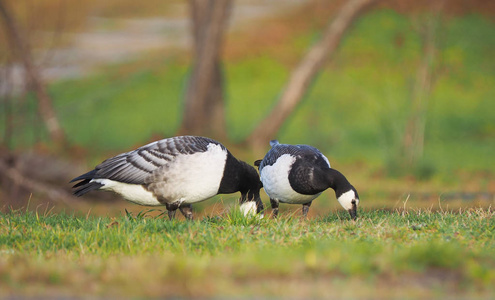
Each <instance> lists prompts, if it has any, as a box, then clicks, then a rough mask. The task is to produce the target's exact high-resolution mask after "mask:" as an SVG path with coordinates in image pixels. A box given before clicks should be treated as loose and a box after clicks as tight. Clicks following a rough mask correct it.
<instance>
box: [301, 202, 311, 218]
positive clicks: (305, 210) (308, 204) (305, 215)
mask: <svg viewBox="0 0 495 300" xmlns="http://www.w3.org/2000/svg"><path fill="white" fill-rule="evenodd" d="M311 203H313V201H310V202H308V203H304V204H303V208H302V213H303V217H305V218H306V217H307V216H308V211H309V207H310V206H311Z"/></svg>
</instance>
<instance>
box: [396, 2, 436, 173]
mask: <svg viewBox="0 0 495 300" xmlns="http://www.w3.org/2000/svg"><path fill="white" fill-rule="evenodd" d="M433 5H434V6H433V8H432V14H431V15H430V16H428V19H427V20H426V22H424V24H425V25H424V27H423V28H420V30H421V31H422V32H421V33H420V34H421V35H422V42H423V57H422V60H421V62H420V65H419V66H418V70H417V73H416V79H415V82H414V87H413V90H412V94H411V109H410V114H409V119H408V120H407V123H406V127H405V131H404V136H403V140H402V154H403V159H404V163H405V164H404V165H405V166H406V167H411V166H412V165H414V164H415V163H416V162H417V161H418V160H419V159H421V157H422V156H423V150H424V139H425V128H426V112H427V108H428V100H429V96H430V92H431V89H432V85H433V82H434V78H433V72H434V67H433V63H434V60H435V52H436V46H435V33H436V29H437V23H438V22H437V20H438V18H439V16H438V14H439V13H440V10H441V9H442V7H443V5H444V1H437V2H434V3H433Z"/></svg>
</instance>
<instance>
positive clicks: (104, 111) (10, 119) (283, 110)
mask: <svg viewBox="0 0 495 300" xmlns="http://www.w3.org/2000/svg"><path fill="white" fill-rule="evenodd" d="M494 16H495V3H494V2H493V1H483V0H471V1H466V0H432V1H427V0H424V1H408V0H396V1H385V0H383V1H378V0H377V1H372V0H350V1H331V0H292V1H281V0H280V1H276V0H252V1H248V0H238V1H232V0H219V1H213V0H209V1H208V0H205V1H199V0H190V1H179V0H173V1H159V0H148V1H137V2H136V1H131V0H107V1H94V0H88V1H76V2H74V1H69V0H38V1H29V0H15V1H14V0H0V209H1V210H2V211H4V212H5V211H9V210H11V209H29V210H43V211H66V212H71V213H74V214H83V215H86V214H90V213H91V214H95V215H112V214H119V213H122V212H123V211H124V209H127V210H128V211H136V212H138V211H142V210H146V209H147V208H145V207H139V206H136V205H133V204H129V203H127V202H125V201H124V200H122V199H120V198H119V197H116V196H114V195H112V194H110V193H104V192H93V193H90V194H88V195H85V196H84V197H82V198H75V197H73V196H72V195H71V184H69V183H68V181H69V180H70V179H72V178H74V177H75V176H77V175H80V174H82V173H84V172H86V171H89V170H91V169H92V168H94V166H95V165H96V164H98V163H100V162H101V161H102V160H104V159H106V158H108V157H110V156H114V155H116V154H118V153H122V152H126V151H130V150H133V149H135V148H137V147H139V146H141V145H144V144H146V143H148V142H151V141H154V140H158V139H162V138H167V137H171V136H174V135H184V134H191V135H205V136H209V137H212V138H215V139H217V140H219V141H220V142H222V143H223V144H224V145H226V146H227V147H228V148H229V149H230V150H231V152H232V153H233V154H234V155H235V156H236V157H237V158H239V159H242V160H245V161H247V162H248V163H252V162H254V160H256V159H260V158H262V157H263V155H264V154H265V153H266V152H267V151H268V149H269V145H268V141H269V140H271V139H275V138H277V139H279V141H280V142H282V143H293V144H310V145H313V146H315V147H317V148H319V149H320V150H321V151H322V152H323V153H324V154H325V155H326V156H327V157H328V158H329V159H330V162H331V164H332V167H334V168H335V169H338V170H340V171H341V172H342V173H344V174H345V175H346V176H347V177H348V179H349V180H350V181H351V183H353V184H354V186H355V187H356V188H357V190H358V191H359V193H360V198H361V200H362V201H361V204H362V207H364V208H368V209H373V208H385V209H394V208H396V207H402V206H403V205H405V204H406V203H407V205H408V206H416V207H425V208H434V209H446V208H453V209H455V208H458V207H473V206H484V207H488V206H490V205H493V204H494V203H495V159H494V158H493V157H494V150H495V56H494V53H495V23H494ZM262 194H263V195H264V193H262ZM237 198H238V195H222V196H218V197H216V198H215V199H213V200H209V201H206V202H203V203H201V204H199V205H196V206H195V210H196V211H197V212H198V213H199V215H201V214H204V215H212V214H217V213H221V212H222V211H224V210H225V209H226V208H228V207H230V206H232V205H234V203H235V202H236V201H235V199H237ZM263 200H264V201H265V204H267V205H268V198H267V197H266V195H264V198H263ZM298 209H300V207H299V206H298V207H296V206H288V205H283V206H281V210H285V211H290V212H294V211H295V210H298ZM337 209H339V207H338V203H337V201H335V195H334V193H333V191H332V190H330V191H327V192H325V193H323V194H322V195H321V196H320V197H319V198H318V200H317V201H315V202H314V204H313V206H312V209H311V210H310V215H312V216H324V215H326V214H328V213H331V212H333V211H335V210H337ZM157 213H158V212H157Z"/></svg>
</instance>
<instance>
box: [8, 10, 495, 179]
mask: <svg viewBox="0 0 495 300" xmlns="http://www.w3.org/2000/svg"><path fill="white" fill-rule="evenodd" d="M422 20H424V19H422V18H416V17H410V16H405V15H401V14H398V13H396V12H394V11H392V10H376V11H372V12H370V13H368V14H366V15H364V16H363V17H362V18H361V19H359V20H358V21H357V22H356V24H355V26H354V27H353V29H352V30H351V31H350V32H349V34H348V35H347V36H346V37H345V39H344V41H343V43H342V45H341V46H340V49H339V50H338V52H337V53H336V55H335V56H334V57H333V59H332V60H331V61H330V62H329V63H328V64H327V66H326V68H325V70H324V72H322V73H321V74H320V75H319V77H318V78H317V80H316V81H315V82H314V83H313V85H312V87H311V89H310V91H309V92H308V94H307V95H306V97H305V99H304V101H303V102H302V103H301V105H300V106H299V107H298V109H297V111H296V112H295V113H294V114H293V115H292V116H291V117H290V118H289V119H288V120H287V122H286V124H285V125H284V126H283V128H282V130H281V132H280V133H279V135H278V136H277V137H274V138H279V139H280V140H281V141H282V142H285V143H304V144H312V145H314V146H316V147H318V148H320V149H321V150H322V151H323V152H324V153H326V154H328V156H329V157H330V158H332V159H333V158H336V159H338V160H339V161H341V162H343V163H351V162H365V163H367V164H368V165H370V166H384V165H385V166H387V165H389V166H390V167H389V169H391V170H394V166H395V165H396V164H397V162H396V161H397V159H398V158H397V156H398V151H399V147H400V143H401V142H402V136H403V132H404V127H405V123H406V120H407V118H408V113H409V106H410V99H411V91H412V89H413V85H414V80H415V76H416V72H417V68H418V65H419V64H420V60H421V47H422V45H421V36H420V34H421V33H420V29H419V28H420V25H421V22H422ZM494 31H495V25H494V24H493V22H491V21H490V20H488V19H486V18H484V17H482V16H479V15H467V16H463V17H445V18H442V19H441V22H439V25H438V28H437V32H436V39H435V42H436V51H437V52H436V55H435V57H436V61H435V66H434V74H433V76H434V80H433V83H432V92H431V95H430V97H429V99H428V110H427V121H426V135H425V149H424V158H423V161H421V162H420V163H419V164H418V170H414V172H413V173H415V174H416V175H418V176H419V177H429V176H431V174H433V173H435V172H437V173H440V174H450V172H452V171H454V170H459V169H467V170H488V171H490V172H493V171H495V165H494V164H490V163H488V162H490V161H491V160H492V159H493V158H492V157H493V149H495V113H494V112H495V101H493V99H495V60H494V59H493V53H494V50H495V35H493V34H492V33H493V32H494ZM319 34H320V32H318V31H311V32H305V33H304V34H302V35H297V36H294V37H292V38H291V39H289V42H288V43H286V44H283V45H280V52H281V53H282V52H287V51H294V52H297V53H300V52H303V51H304V49H307V48H308V47H309V46H310V45H311V43H312V42H314V41H315V40H317V39H318V36H319ZM184 57H185V56H184V54H177V53H176V54H171V55H169V56H163V55H162V54H161V55H156V57H152V58H150V57H147V58H145V59H144V60H143V61H144V62H143V63H141V62H140V61H134V62H130V63H126V64H121V65H115V66H109V67H107V68H105V69H104V70H101V72H99V73H98V74H96V75H93V76H90V77H88V78H82V79H76V80H65V81H60V82H57V83H54V84H52V85H51V86H50V93H51V94H52V95H53V97H54V99H55V101H56V108H57V112H58V115H59V117H60V120H61V122H62V124H63V126H64V128H65V129H66V130H67V134H68V136H69V139H70V142H72V143H74V144H77V145H81V146H83V147H88V148H90V149H91V150H92V153H98V152H105V151H107V152H111V153H114V152H121V151H124V150H128V149H131V148H132V147H135V146H139V145H141V144H143V143H145V142H148V141H150V140H151V139H154V138H157V137H168V136H172V135H174V134H175V133H176V130H177V129H178V126H179V124H180V120H181V108H182V104H181V101H182V98H183V94H184V89H185V83H186V79H187V74H188V68H189V62H188V61H187V59H184ZM150 61H153V63H151V64H150ZM140 64H142V66H140ZM130 65H131V66H132V67H129V66H130ZM292 67H293V66H288V65H287V63H284V62H282V61H280V60H279V59H278V58H277V57H273V56H268V55H258V56H249V57H244V58H236V59H232V60H227V61H225V62H224V71H225V79H226V81H225V83H226V113H227V116H226V118H227V126H228V134H229V136H230V138H231V139H232V141H233V142H238V141H241V140H242V139H243V138H244V137H246V135H247V134H248V133H249V132H250V131H251V130H252V129H253V128H254V126H255V125H256V124H257V122H259V121H260V120H261V119H262V118H263V117H264V116H265V115H266V114H267V113H268V111H269V110H270V109H271V107H273V105H274V103H275V101H276V100H277V97H278V96H279V94H280V92H281V89H282V88H283V85H284V84H285V83H286V81H287V78H288V76H289V72H290V70H291V69H292ZM30 102H32V101H30V100H29V99H28V100H27V101H26V103H27V104H29V103H30ZM32 110H33V105H25V107H23V108H22V109H20V111H19V113H22V114H24V115H23V116H24V118H28V117H26V116H29V115H30V114H31V115H33V116H34V115H35V113H33V112H32ZM1 118H4V115H3V114H2V116H1ZM32 118H35V117H32ZM4 123H5V122H4V120H2V122H1V125H0V126H4ZM32 124H33V122H24V123H21V124H18V125H17V126H16V127H15V139H14V144H15V145H16V146H21V147H28V146H30V145H32V144H33V142H36V141H37V140H36V139H35V138H34V137H35V136H36V137H40V136H41V140H43V133H42V131H43V130H42V129H40V128H39V127H37V126H33V125H32ZM1 132H3V127H2V130H1ZM33 132H34V133H33ZM40 132H41V133H40ZM232 141H231V142H232ZM223 142H226V141H223ZM226 143H227V144H228V143H229V142H226ZM267 147H268V146H267ZM392 173H393V172H392Z"/></svg>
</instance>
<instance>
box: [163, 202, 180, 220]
mask: <svg viewBox="0 0 495 300" xmlns="http://www.w3.org/2000/svg"><path fill="white" fill-rule="evenodd" d="M165 207H166V208H167V210H168V218H169V219H170V220H173V219H174V218H175V212H176V211H177V208H178V207H179V205H178V204H169V203H166V204H165Z"/></svg>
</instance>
